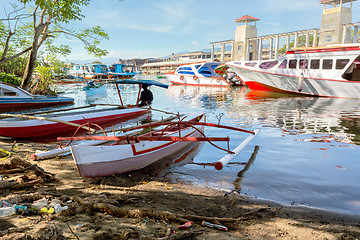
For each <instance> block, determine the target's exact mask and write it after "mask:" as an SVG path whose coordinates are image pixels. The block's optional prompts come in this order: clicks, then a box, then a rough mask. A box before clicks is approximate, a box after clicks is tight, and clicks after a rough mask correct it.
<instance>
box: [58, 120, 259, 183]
mask: <svg viewBox="0 0 360 240" xmlns="http://www.w3.org/2000/svg"><path fill="white" fill-rule="evenodd" d="M179 119H180V116H179ZM203 119H204V118H203V115H200V116H197V117H196V118H194V119H192V120H190V121H183V119H181V120H179V121H177V122H171V123H157V124H148V125H147V126H139V127H134V128H131V129H129V131H132V130H136V129H140V128H145V127H147V128H149V127H150V128H151V129H152V128H154V127H158V126H165V127H163V128H162V129H160V130H156V131H150V132H148V133H145V134H142V135H139V136H130V135H128V136H90V137H59V138H58V140H60V141H62V140H97V141H98V140H108V141H109V140H114V141H116V143H115V144H113V145H100V146H89V145H77V146H71V147H70V150H71V153H72V156H73V158H74V160H75V163H76V165H77V167H78V169H79V172H80V175H81V176H83V177H100V176H108V175H112V174H118V173H125V172H129V171H134V170H138V169H141V168H144V167H146V166H148V165H150V164H152V163H154V162H157V161H159V160H161V159H163V158H165V157H169V156H172V154H174V153H176V152H178V151H179V150H181V149H183V148H185V147H187V146H189V144H192V143H194V142H199V141H209V142H210V143H211V144H212V145H214V146H216V145H215V144H213V143H212V141H229V138H228V137H224V138H219V137H213V138H210V137H205V135H204V126H211V127H220V128H226V129H231V130H236V131H241V132H246V133H250V134H251V136H249V137H248V138H246V139H245V140H244V141H243V142H242V144H240V145H239V146H238V147H237V148H236V149H235V150H234V151H235V152H233V151H230V149H224V148H221V147H218V146H216V147H218V148H219V149H221V150H224V151H226V152H227V155H229V156H227V155H226V156H225V157H224V158H223V159H221V160H220V161H219V162H218V163H216V164H215V168H216V169H218V170H220V169H222V168H223V166H225V165H226V164H227V163H228V162H229V161H230V160H231V159H233V158H234V157H235V156H236V155H237V154H238V153H239V152H240V151H241V150H242V149H243V148H244V147H245V146H246V145H247V144H248V143H249V142H250V141H251V139H252V138H253V137H254V136H255V135H256V134H257V133H258V130H256V131H254V132H253V131H247V130H243V129H239V128H233V127H228V126H223V125H216V124H211V123H205V122H204V121H202V120H203ZM195 126H197V127H195ZM228 146H229V145H228Z"/></svg>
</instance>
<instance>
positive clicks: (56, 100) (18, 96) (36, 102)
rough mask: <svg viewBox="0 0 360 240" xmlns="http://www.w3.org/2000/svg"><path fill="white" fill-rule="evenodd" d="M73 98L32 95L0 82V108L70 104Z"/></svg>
mask: <svg viewBox="0 0 360 240" xmlns="http://www.w3.org/2000/svg"><path fill="white" fill-rule="evenodd" d="M73 102H74V99H73V98H70V97H61V96H56V95H33V94H31V93H29V92H27V91H25V90H24V89H22V88H20V87H17V86H14V85H11V84H8V83H4V82H0V109H1V110H4V109H14V108H22V109H23V108H28V107H32V108H37V107H39V108H40V107H47V106H54V105H61V104H63V105H64V104H72V103H73Z"/></svg>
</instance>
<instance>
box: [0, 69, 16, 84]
mask: <svg viewBox="0 0 360 240" xmlns="http://www.w3.org/2000/svg"><path fill="white" fill-rule="evenodd" d="M0 81H2V82H4V83H10V84H13V85H16V86H20V84H21V78H19V77H17V76H15V75H14V74H7V73H4V72H0Z"/></svg>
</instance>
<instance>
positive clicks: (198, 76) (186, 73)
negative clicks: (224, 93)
mask: <svg viewBox="0 0 360 240" xmlns="http://www.w3.org/2000/svg"><path fill="white" fill-rule="evenodd" d="M220 64H221V63H219V62H198V63H191V64H185V65H181V66H179V67H178V68H177V69H176V70H175V71H174V72H172V73H166V74H165V75H164V76H165V77H166V78H167V79H168V80H169V81H170V82H171V83H173V84H180V85H192V86H210V87H229V86H230V85H231V84H230V82H229V81H228V80H226V79H225V78H223V77H222V76H220V75H219V74H217V73H215V68H216V67H218V66H219V65H220Z"/></svg>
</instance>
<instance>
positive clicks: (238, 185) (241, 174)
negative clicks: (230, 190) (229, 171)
mask: <svg viewBox="0 0 360 240" xmlns="http://www.w3.org/2000/svg"><path fill="white" fill-rule="evenodd" d="M259 149H260V147H259V146H255V148H254V152H253V153H252V154H251V156H250V158H249V160H248V161H247V162H246V164H245V167H244V169H243V170H241V171H240V172H238V174H237V178H236V180H235V181H234V188H235V191H236V192H238V193H240V192H241V181H242V179H243V178H244V174H245V172H246V171H248V170H249V168H250V166H251V165H252V164H253V163H254V161H255V158H256V155H257V154H258V152H259Z"/></svg>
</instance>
